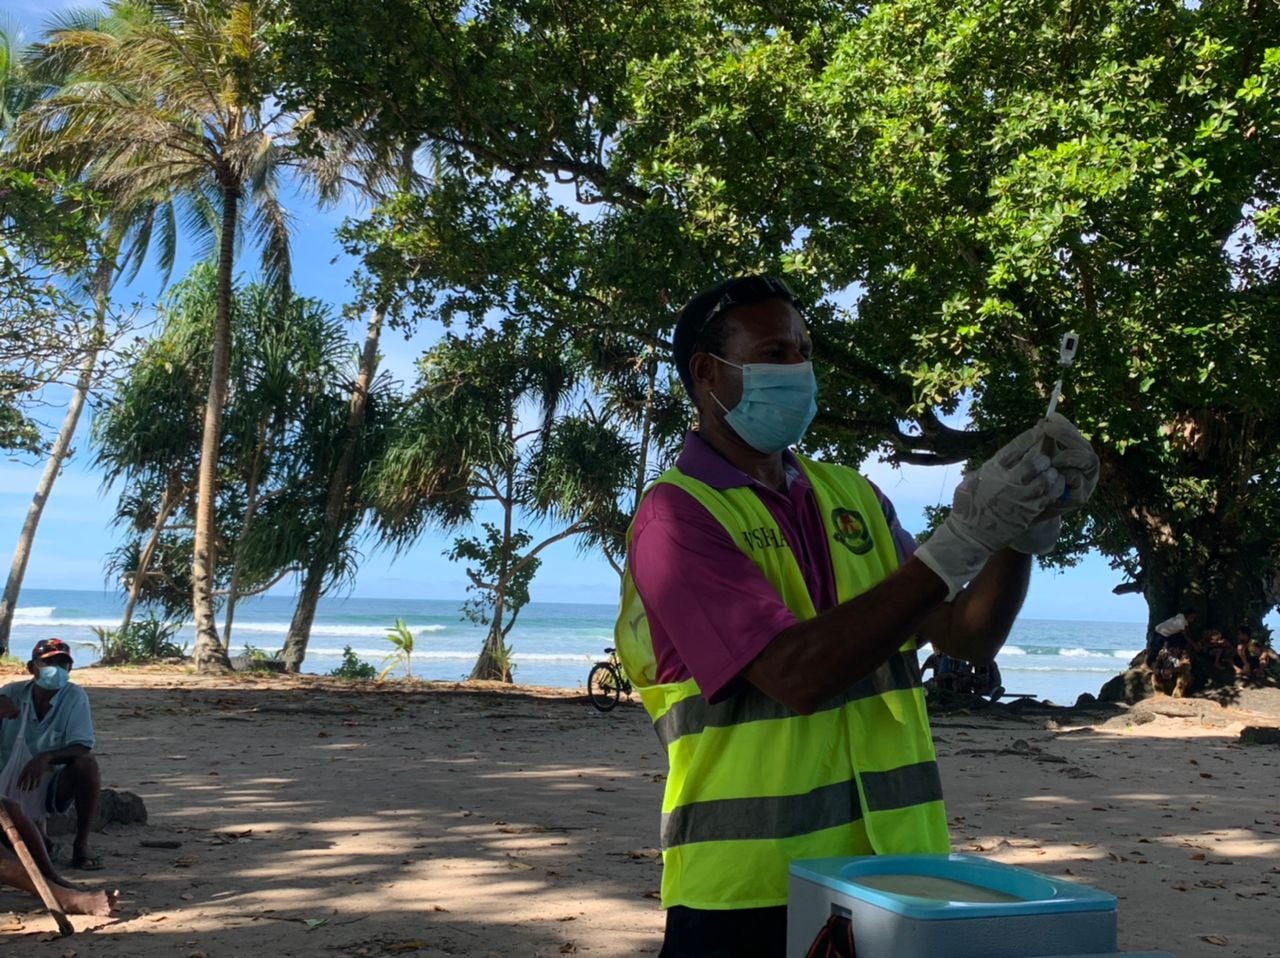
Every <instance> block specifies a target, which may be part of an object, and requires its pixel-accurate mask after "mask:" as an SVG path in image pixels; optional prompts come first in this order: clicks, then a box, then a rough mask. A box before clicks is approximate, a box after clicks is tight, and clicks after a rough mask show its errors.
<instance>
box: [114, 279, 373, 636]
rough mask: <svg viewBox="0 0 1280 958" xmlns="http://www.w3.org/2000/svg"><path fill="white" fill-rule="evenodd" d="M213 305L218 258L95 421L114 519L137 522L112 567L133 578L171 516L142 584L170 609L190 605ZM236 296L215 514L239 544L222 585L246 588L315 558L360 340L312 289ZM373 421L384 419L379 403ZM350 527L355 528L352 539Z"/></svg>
mask: <svg viewBox="0 0 1280 958" xmlns="http://www.w3.org/2000/svg"><path fill="white" fill-rule="evenodd" d="M216 303H217V274H216V272H215V270H214V268H213V267H212V266H210V265H208V264H203V265H198V266H196V267H195V268H194V269H193V270H192V271H191V273H190V274H189V275H188V276H187V277H186V278H184V279H183V280H182V281H181V282H179V283H177V284H176V285H175V286H174V287H172V289H171V290H170V292H169V295H168V296H167V297H166V299H165V301H164V303H163V305H162V307H161V310H160V327H159V329H158V331H157V332H156V334H155V335H154V336H153V338H151V339H150V340H147V341H144V342H140V343H138V344H137V345H136V346H135V347H134V348H132V349H131V350H129V351H128V352H126V353H125V355H124V357H123V359H122V362H121V367H120V369H121V371H120V373H119V375H118V377H117V379H116V381H115V383H114V390H113V392H112V394H111V395H110V396H109V397H108V398H106V399H105V400H104V402H103V405H102V408H101V410H100V412H99V413H98V415H97V416H96V417H95V419H94V425H93V443H94V447H95V451H96V454H97V463H98V465H99V466H101V467H103V468H104V470H105V476H106V479H107V481H108V482H113V483H119V484H120V487H121V491H120V496H119V499H118V504H117V522H118V524H120V525H121V526H123V527H125V528H126V529H127V530H128V531H129V533H130V538H129V539H128V541H126V543H125V544H124V545H123V546H122V547H121V548H120V549H119V550H118V551H117V553H116V554H115V556H114V557H113V558H112V560H111V568H112V571H113V572H114V573H115V574H116V575H117V576H118V577H119V578H121V580H122V581H130V580H131V579H132V578H133V576H134V575H135V574H136V573H137V568H138V562H139V558H140V553H141V542H142V541H143V540H145V539H147V538H148V537H149V536H150V535H151V534H152V532H153V530H154V528H155V525H156V523H157V522H158V521H160V520H161V519H163V520H164V522H163V531H162V534H161V536H160V538H159V540H158V546H157V550H156V553H155V555H154V556H153V557H152V559H151V562H150V564H149V568H148V569H147V570H145V571H144V573H143V579H142V589H141V596H142V600H143V601H144V602H146V603H151V604H155V605H157V606H158V607H160V608H162V609H164V610H165V614H167V615H177V614H183V611H184V610H188V611H189V609H190V599H191V579H190V564H191V553H192V545H193V526H194V510H195V506H196V496H195V491H196V488H197V478H198V474H197V473H198V469H199V464H200V449H201V440H202V435H203V420H204V406H205V402H206V401H207V397H208V388H209V385H208V384H209V355H210V350H211V348H212V342H211V328H212V318H213V314H214V311H215V309H216ZM233 303H234V306H235V308H234V309H233V311H232V317H233V337H232V343H233V348H232V353H231V362H230V366H231V369H230V386H231V390H230V400H229V402H228V404H227V406H226V408H225V410H224V414H223V422H224V429H223V439H222V443H221V450H220V454H219V469H220V474H221V485H220V489H219V494H218V498H217V500H216V509H215V524H216V528H217V529H218V532H219V536H220V538H221V539H223V540H224V541H228V542H234V543H235V546H234V548H231V549H222V550H219V554H218V556H219V562H218V565H217V567H216V571H215V585H216V586H217V587H218V588H219V589H220V590H221V591H223V592H229V591H232V590H233V587H234V592H235V594H236V597H237V598H238V597H239V596H241V595H246V594H253V593H255V592H259V591H262V590H263V589H265V588H267V587H269V586H270V585H271V584H272V583H274V582H275V581H277V580H278V579H279V577H280V576H281V575H282V574H284V573H286V572H288V571H293V570H299V569H301V568H303V567H305V565H306V563H307V561H308V560H309V557H310V550H311V548H312V546H313V544H314V543H315V541H316V540H317V538H318V537H319V535H320V533H321V529H322V527H323V508H324V507H323V497H324V494H325V492H326V490H327V484H328V478H329V475H330V473H331V472H332V468H333V458H334V452H333V447H334V446H335V444H336V443H337V441H338V439H339V438H340V437H341V435H342V432H343V430H344V428H345V423H346V407H347V402H348V398H349V397H348V396H347V395H346V392H345V389H346V386H345V383H346V381H347V375H348V370H347V363H348V362H349V350H350V344H349V342H348V341H347V339H346V337H345V335H344V334H343V332H342V329H341V327H340V326H339V324H337V323H336V322H335V321H334V320H333V319H332V318H331V316H330V315H329V313H328V311H327V310H326V309H324V308H323V307H321V306H320V305H319V304H318V303H316V302H315V301H313V300H307V299H303V298H301V297H290V298H288V299H285V300H282V299H280V298H279V297H278V296H276V295H275V294H274V293H273V292H272V291H271V290H269V289H267V288H265V287H263V286H260V285H250V286H248V287H245V288H243V289H236V290H233ZM371 420H372V422H374V423H375V424H376V423H378V422H379V421H381V420H380V419H379V418H378V413H376V412H375V414H374V415H373V416H372V417H371ZM166 502H168V503H169V505H170V506H171V508H170V509H169V511H168V513H164V512H163V505H162V504H164V503H166ZM348 525H350V524H349V523H348ZM353 532H354V529H351V528H348V529H347V530H346V533H345V541H346V542H347V543H348V546H349V543H350V539H351V536H352V534H353ZM338 559H339V560H340V561H338V562H336V563H335V564H334V566H333V573H334V575H335V576H337V575H341V574H342V573H343V572H344V571H346V572H349V571H350V565H349V564H346V563H349V562H350V560H351V556H350V554H349V552H347V551H343V550H340V551H339V553H338ZM228 602H230V597H228Z"/></svg>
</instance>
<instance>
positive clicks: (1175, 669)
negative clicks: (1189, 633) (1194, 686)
mask: <svg viewBox="0 0 1280 958" xmlns="http://www.w3.org/2000/svg"><path fill="white" fill-rule="evenodd" d="M1190 684H1191V653H1190V650H1189V649H1188V648H1187V644H1186V642H1172V643H1169V644H1166V645H1165V647H1164V648H1162V649H1161V650H1160V651H1159V652H1158V653H1157V654H1156V661H1155V666H1154V667H1153V668H1152V670H1151V686H1152V688H1154V689H1155V691H1156V692H1159V693H1162V694H1164V695H1168V694H1169V693H1171V692H1172V693H1173V697H1174V698H1175V699H1180V698H1182V697H1183V696H1185V695H1186V694H1187V687H1188V686H1189V685H1190Z"/></svg>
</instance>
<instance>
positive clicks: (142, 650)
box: [88, 619, 187, 665]
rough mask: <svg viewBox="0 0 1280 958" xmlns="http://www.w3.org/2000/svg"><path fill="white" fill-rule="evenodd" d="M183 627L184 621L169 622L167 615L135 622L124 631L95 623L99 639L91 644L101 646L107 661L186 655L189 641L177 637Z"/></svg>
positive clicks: (129, 661) (100, 655) (130, 661)
mask: <svg viewBox="0 0 1280 958" xmlns="http://www.w3.org/2000/svg"><path fill="white" fill-rule="evenodd" d="M181 628H182V623H181V622H172V621H169V622H167V621H165V620H164V619H141V620H139V621H137V622H132V623H130V624H129V628H128V629H126V630H125V631H124V632H123V633H122V632H121V631H120V630H119V629H106V628H102V627H101V626H93V628H92V631H93V634H94V635H95V636H97V641H96V642H90V643H88V644H89V645H90V646H92V647H93V648H94V649H96V650H97V653H98V658H99V659H100V660H101V661H102V662H104V663H105V664H107V665H121V664H136V663H140V662H153V661H155V660H156V659H171V658H182V657H183V656H185V655H186V654H187V647H186V645H185V644H184V645H182V646H179V645H178V644H177V643H175V642H174V641H173V637H174V636H175V635H176V634H177V633H178V630H179V629H181Z"/></svg>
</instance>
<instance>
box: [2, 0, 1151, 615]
mask: <svg viewBox="0 0 1280 958" xmlns="http://www.w3.org/2000/svg"><path fill="white" fill-rule="evenodd" d="M71 6H72V4H70V3H60V2H57V0H55V2H54V3H52V4H49V3H43V2H42V3H39V4H37V3H19V4H16V5H11V6H10V8H9V10H8V11H7V13H8V16H9V17H10V18H11V19H12V20H13V21H16V22H17V24H18V25H19V26H20V27H22V28H23V30H24V32H25V34H26V36H27V37H28V38H31V37H33V36H35V35H36V34H37V33H38V27H39V24H40V23H41V21H42V19H43V18H44V17H45V16H47V15H48V13H49V11H50V10H51V9H52V8H59V9H65V8H70V7H71ZM292 209H293V215H294V233H293V236H294V251H293V252H294V283H295V288H296V290H297V292H298V293H300V294H301V295H305V296H314V297H316V298H318V299H321V300H322V301H324V302H327V303H330V304H331V305H332V306H333V307H334V309H335V312H336V311H337V309H338V308H339V307H340V306H341V305H342V304H343V303H345V302H346V301H347V300H348V299H349V298H350V289H349V287H348V285H347V284H348V281H349V279H350V277H351V275H352V272H353V263H352V262H351V261H350V260H349V259H348V258H347V257H345V256H344V255H343V254H342V252H341V250H340V249H339V248H338V246H337V244H336V243H335V242H334V241H333V238H332V237H333V230H334V228H335V227H336V226H337V225H338V224H339V223H340V222H341V220H342V218H343V215H344V214H345V213H346V212H350V210H341V209H340V210H336V211H328V212H322V211H317V210H315V209H313V208H309V207H308V206H307V205H306V204H305V203H296V204H294V205H293V207H292ZM252 262H253V253H252V251H251V250H246V251H245V252H244V253H243V254H242V258H241V260H240V263H241V268H242V269H243V270H244V271H246V272H247V271H249V270H250V269H251V264H252ZM177 275H180V273H175V276H177ZM159 292H160V286H159V280H158V277H156V276H155V275H154V274H153V273H151V272H148V271H144V273H143V275H142V276H141V277H140V278H139V281H138V282H137V283H135V284H134V286H133V288H132V289H131V290H130V291H129V294H128V295H120V296H118V299H119V300H120V301H126V300H132V299H137V300H139V301H140V302H141V303H142V304H143V312H142V314H141V316H140V318H141V319H145V318H146V316H147V315H148V313H149V309H148V304H150V303H153V302H154V301H155V299H156V298H157V295H158V294H159ZM438 332H439V327H438V326H437V325H435V324H433V323H426V324H423V326H422V328H421V329H420V330H419V332H418V333H417V334H416V335H415V336H414V337H413V338H412V339H410V340H408V341H406V340H405V339H404V338H403V336H401V335H400V334H398V333H394V332H393V333H389V334H387V335H385V336H384V337H383V342H382V347H383V354H384V359H383V364H384V368H387V369H389V370H391V371H392V372H393V374H395V375H396V376H397V378H400V379H402V380H405V381H410V380H411V379H412V377H413V366H414V361H415V359H416V358H417V357H418V356H419V355H420V354H421V352H422V350H423V349H424V348H425V347H427V346H429V345H430V343H431V341H432V340H433V338H434V337H435V336H436V335H438ZM350 336H351V338H352V339H353V341H355V340H359V339H362V336H363V329H362V327H361V326H360V325H359V324H352V326H351V328H350ZM815 358H816V360H817V363H818V366H819V377H820V376H821V357H815ZM61 412H62V411H61V409H59V408H56V407H51V408H49V409H47V410H45V412H44V415H43V418H44V419H45V421H47V422H48V423H49V424H50V425H51V427H52V428H54V429H56V427H57V425H58V423H59V422H60V420H61ZM1067 412H1068V415H1069V410H1067ZM88 425H89V423H88V421H87V417H86V418H83V419H82V421H81V425H80V429H79V432H78V433H77V441H76V442H75V454H74V455H73V457H72V459H71V460H70V462H69V463H68V464H67V466H66V467H65V469H64V471H63V474H62V476H61V477H60V478H59V480H58V482H57V485H56V486H55V488H54V491H53V494H52V496H51V497H50V500H49V503H48V505H47V507H46V509H45V513H44V518H43V519H42V521H41V524H40V528H39V531H38V533H37V536H36V543H35V548H34V550H33V552H32V556H31V561H30V564H29V566H28V569H27V575H26V579H25V586H26V587H28V588H61V589H93V590H99V589H104V588H111V584H110V583H107V582H106V581H105V579H104V572H103V563H104V558H105V556H106V554H107V553H108V552H109V551H110V550H111V549H112V548H113V547H114V546H115V545H117V544H118V542H119V537H118V535H117V533H116V532H115V530H113V529H112V528H111V527H110V525H109V520H110V517H111V513H112V511H113V504H114V495H111V494H104V491H103V489H102V488H101V483H100V480H99V477H98V476H97V475H96V474H95V473H94V472H93V471H92V470H91V469H90V468H89V463H88V460H89V459H90V453H89V449H88V444H87V436H88ZM42 465H43V464H42V463H28V462H23V461H17V460H9V461H3V462H0V552H2V551H3V550H5V549H7V548H8V547H9V546H8V544H9V543H14V542H16V541H17V536H18V531H19V529H20V527H21V524H22V520H23V517H24V516H25V514H26V510H27V507H28V505H29V503H30V501H31V495H32V492H33V490H34V488H35V484H36V482H37V480H38V478H39V475H40V469H41V468H42ZM864 471H865V472H866V473H867V475H868V476H869V477H870V478H871V479H872V480H873V481H875V482H876V483H877V484H878V485H879V486H880V487H881V488H882V489H883V490H884V491H885V492H886V493H887V494H888V496H889V497H890V498H891V499H892V500H893V502H894V503H895V505H896V507H897V509H898V512H899V515H900V516H901V519H902V522H903V525H904V526H905V527H906V528H907V529H909V530H911V531H916V530H918V529H919V528H921V526H922V525H923V512H922V510H923V509H924V507H925V506H928V505H935V504H938V503H940V502H947V501H949V499H950V496H951V490H952V488H953V487H954V486H955V484H956V482H957V481H958V480H959V470H958V467H948V468H938V467H935V468H925V467H907V468H903V469H893V468H891V467H889V466H886V465H884V464H882V463H876V462H871V463H867V464H866V466H865V469H864ZM447 545H448V540H447V539H446V538H445V537H441V536H428V537H426V538H424V539H423V540H422V541H421V542H419V543H418V544H417V545H416V546H415V547H414V548H412V549H411V550H409V551H407V552H405V553H403V554H401V555H399V556H395V555H392V554H390V553H386V552H380V551H366V557H365V561H364V562H363V564H362V565H361V568H360V571H359V574H358V576H357V578H356V582H355V587H354V590H353V594H355V595H360V596H369V597H389V598H390V597H398V598H457V597H461V596H462V595H463V593H464V592H465V589H466V585H467V580H466V577H465V575H464V574H463V570H462V569H461V567H459V566H457V565H455V564H453V563H450V562H448V561H447V560H446V559H445V558H444V557H443V556H442V554H441V553H442V550H444V549H445V548H446V547H447ZM543 556H544V562H543V566H542V568H541V570H540V571H539V573H538V576H537V578H536V579H535V580H534V583H533V587H532V594H533V598H534V600H535V601H555V602H597V603H612V602H614V601H615V600H616V597H617V591H618V583H617V578H616V576H615V575H614V573H613V572H612V570H611V569H610V568H609V566H608V565H607V564H606V563H605V562H604V560H603V559H601V558H599V557H597V556H583V555H580V554H579V553H578V550H577V549H576V547H575V546H574V544H573V543H572V541H569V542H563V543H559V544H557V545H556V546H553V547H551V548H550V549H548V550H547V551H546V552H545V553H544V554H543ZM1118 581H1119V576H1118V574H1117V573H1115V572H1113V571H1112V570H1111V569H1109V568H1108V566H1107V563H1106V561H1105V560H1103V559H1102V558H1101V557H1098V556H1091V557H1089V558H1088V559H1087V560H1086V561H1085V562H1084V563H1082V564H1081V565H1080V566H1078V567H1077V568H1075V569H1071V570H1067V571H1065V572H1062V573H1052V572H1041V571H1037V572H1036V573H1034V575H1033V579H1032V584H1031V589H1030V592H1029V595H1028V598H1027V603H1026V606H1025V607H1024V610H1023V614H1024V615H1025V616H1028V617H1032V618H1050V619H1083V620H1098V621H1145V620H1146V606H1145V603H1144V602H1143V601H1142V599H1141V598H1140V597H1137V596H1132V595H1128V596H1115V595H1113V594H1112V593H1111V588H1112V587H1113V586H1114V585H1115V584H1116V583H1117V582H1118ZM288 586H289V584H288V583H285V584H284V585H283V587H281V588H277V589H276V590H275V591H276V592H277V593H280V592H285V593H287V592H289V591H290V589H289V587H288Z"/></svg>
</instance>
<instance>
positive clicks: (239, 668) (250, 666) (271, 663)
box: [230, 655, 284, 674]
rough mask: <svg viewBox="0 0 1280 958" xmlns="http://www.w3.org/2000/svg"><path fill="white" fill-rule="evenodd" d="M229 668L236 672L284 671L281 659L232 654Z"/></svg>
mask: <svg viewBox="0 0 1280 958" xmlns="http://www.w3.org/2000/svg"><path fill="white" fill-rule="evenodd" d="M230 661H231V668H232V669H234V670H235V671H236V672H279V673H281V674H283V673H284V661H283V660H282V659H261V658H257V657H256V656H248V655H233V656H231V659H230Z"/></svg>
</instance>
